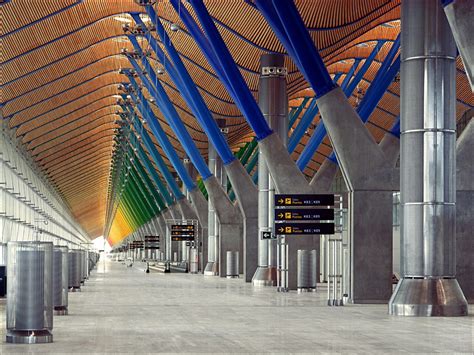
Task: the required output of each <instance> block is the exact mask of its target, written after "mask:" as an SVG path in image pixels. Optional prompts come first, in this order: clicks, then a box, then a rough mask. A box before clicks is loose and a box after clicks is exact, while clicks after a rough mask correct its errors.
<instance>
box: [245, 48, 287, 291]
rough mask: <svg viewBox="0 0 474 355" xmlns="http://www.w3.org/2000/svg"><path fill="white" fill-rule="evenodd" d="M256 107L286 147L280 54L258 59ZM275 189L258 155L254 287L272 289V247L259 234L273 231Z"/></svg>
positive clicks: (284, 69)
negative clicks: (257, 234)
mask: <svg viewBox="0 0 474 355" xmlns="http://www.w3.org/2000/svg"><path fill="white" fill-rule="evenodd" d="M258 103H259V106H260V109H261V110H262V113H263V115H264V116H265V119H266V120H267V122H268V124H269V126H270V127H271V128H272V130H273V131H274V132H276V133H277V134H278V135H279V137H280V138H281V140H282V142H283V144H284V145H285V146H286V145H287V142H288V95H287V90H286V68H285V63H284V56H283V55H281V54H264V55H262V56H261V58H260V79H259V97H258ZM274 195H275V187H274V184H273V180H272V178H271V176H270V174H269V171H268V167H267V164H266V162H265V159H264V157H263V154H262V152H260V151H259V155H258V229H259V241H258V268H257V271H256V273H255V275H254V277H253V279H252V283H253V284H254V285H256V286H274V285H276V269H275V267H276V243H275V241H274V240H264V239H262V234H263V232H272V233H273V232H274V231H273V222H274V221H273V217H274V216H273V201H274Z"/></svg>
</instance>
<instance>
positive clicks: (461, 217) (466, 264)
mask: <svg viewBox="0 0 474 355" xmlns="http://www.w3.org/2000/svg"><path fill="white" fill-rule="evenodd" d="M473 152H474V120H473V119H472V118H471V120H470V122H469V123H468V125H467V126H466V128H465V129H464V131H463V132H462V134H461V136H460V137H459V138H458V142H457V147H456V189H457V191H456V278H457V280H458V282H459V285H460V286H461V289H462V291H463V293H464V296H465V297H466V299H467V301H468V303H471V304H472V303H474V233H473V231H474V220H473V211H474V156H473Z"/></svg>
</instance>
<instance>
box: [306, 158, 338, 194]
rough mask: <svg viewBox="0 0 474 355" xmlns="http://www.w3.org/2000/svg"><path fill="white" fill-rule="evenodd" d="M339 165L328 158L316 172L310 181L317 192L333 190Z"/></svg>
mask: <svg viewBox="0 0 474 355" xmlns="http://www.w3.org/2000/svg"><path fill="white" fill-rule="evenodd" d="M337 170H338V166H337V164H336V163H335V162H333V161H332V160H329V159H326V160H325V161H324V162H323V164H322V165H321V166H320V167H319V169H318V171H317V172H316V174H314V176H313V178H312V179H311V182H310V183H309V184H310V185H311V186H312V187H313V189H314V191H315V192H317V193H327V192H329V191H331V186H332V182H333V181H334V178H335V177H336V173H337Z"/></svg>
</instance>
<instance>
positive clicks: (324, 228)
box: [275, 223, 334, 235]
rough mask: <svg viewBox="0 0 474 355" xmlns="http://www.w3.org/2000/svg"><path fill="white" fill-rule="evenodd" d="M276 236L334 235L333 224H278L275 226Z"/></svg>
mask: <svg viewBox="0 0 474 355" xmlns="http://www.w3.org/2000/svg"><path fill="white" fill-rule="evenodd" d="M275 233H276V234H277V235H296V234H299V235H308V234H313V235H319V234H334V223H279V224H275Z"/></svg>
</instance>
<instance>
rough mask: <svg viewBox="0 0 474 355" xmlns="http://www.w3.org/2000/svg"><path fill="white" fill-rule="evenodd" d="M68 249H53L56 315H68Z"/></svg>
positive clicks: (63, 247) (58, 247)
mask: <svg viewBox="0 0 474 355" xmlns="http://www.w3.org/2000/svg"><path fill="white" fill-rule="evenodd" d="M68 254H69V253H68V247H67V246H59V245H55V246H54V248H53V307H54V308H53V309H54V314H55V315H58V316H63V315H66V314H67V305H68V297H67V294H68V288H69V280H68V279H69V264H68Z"/></svg>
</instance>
